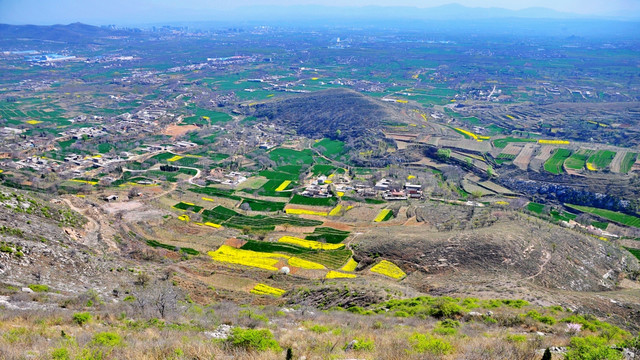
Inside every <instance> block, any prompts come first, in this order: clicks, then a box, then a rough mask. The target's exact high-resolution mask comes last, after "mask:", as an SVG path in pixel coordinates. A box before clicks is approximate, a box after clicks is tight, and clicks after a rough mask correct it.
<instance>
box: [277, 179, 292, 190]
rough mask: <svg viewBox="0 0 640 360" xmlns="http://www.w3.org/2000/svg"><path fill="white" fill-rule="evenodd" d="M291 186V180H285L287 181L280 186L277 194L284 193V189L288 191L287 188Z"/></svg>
mask: <svg viewBox="0 0 640 360" xmlns="http://www.w3.org/2000/svg"><path fill="white" fill-rule="evenodd" d="M289 184H291V180H285V181H283V182H282V184H280V186H278V187H277V188H276V191H277V192H280V191H284V189H286V188H287V186H289Z"/></svg>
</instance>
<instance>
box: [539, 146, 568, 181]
mask: <svg viewBox="0 0 640 360" xmlns="http://www.w3.org/2000/svg"><path fill="white" fill-rule="evenodd" d="M570 155H571V151H570V150H567V149H558V150H556V151H555V152H554V153H553V155H552V156H551V158H549V160H547V161H546V162H545V163H544V169H545V170H546V171H548V172H550V173H552V174H554V175H559V174H562V173H563V169H562V165H563V164H564V162H565V160H566V159H567V158H568V157H569V156H570Z"/></svg>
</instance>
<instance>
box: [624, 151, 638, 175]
mask: <svg viewBox="0 0 640 360" xmlns="http://www.w3.org/2000/svg"><path fill="white" fill-rule="evenodd" d="M637 158H638V153H632V152H628V153H626V154H625V155H624V158H623V159H622V161H621V163H620V173H622V174H627V173H629V170H631V167H632V166H633V164H634V163H635V162H636V159H637Z"/></svg>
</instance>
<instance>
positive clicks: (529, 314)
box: [525, 310, 556, 325]
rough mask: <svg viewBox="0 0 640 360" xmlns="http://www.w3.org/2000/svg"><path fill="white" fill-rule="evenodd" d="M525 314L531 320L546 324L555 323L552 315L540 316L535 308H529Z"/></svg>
mask: <svg viewBox="0 0 640 360" xmlns="http://www.w3.org/2000/svg"><path fill="white" fill-rule="evenodd" d="M525 316H526V317H528V318H531V319H533V320H536V321H540V322H541V323H543V324H547V325H554V324H555V323H556V319H555V318H554V317H553V316H542V315H541V314H540V313H539V312H537V311H535V310H531V311H529V312H527V314H526V315H525Z"/></svg>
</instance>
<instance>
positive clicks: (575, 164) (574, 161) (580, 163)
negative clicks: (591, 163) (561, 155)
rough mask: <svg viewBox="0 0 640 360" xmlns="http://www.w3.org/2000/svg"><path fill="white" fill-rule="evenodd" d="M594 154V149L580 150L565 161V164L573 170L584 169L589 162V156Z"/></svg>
mask: <svg viewBox="0 0 640 360" xmlns="http://www.w3.org/2000/svg"><path fill="white" fill-rule="evenodd" d="M591 154H593V150H580V151H577V152H575V153H573V154H571V156H569V157H568V158H567V160H565V161H564V166H565V167H566V168H568V169H572V170H582V169H584V167H585V164H586V163H587V159H588V158H589V156H591Z"/></svg>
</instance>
